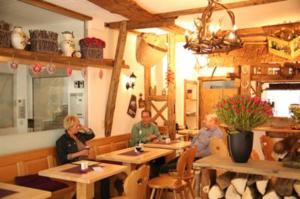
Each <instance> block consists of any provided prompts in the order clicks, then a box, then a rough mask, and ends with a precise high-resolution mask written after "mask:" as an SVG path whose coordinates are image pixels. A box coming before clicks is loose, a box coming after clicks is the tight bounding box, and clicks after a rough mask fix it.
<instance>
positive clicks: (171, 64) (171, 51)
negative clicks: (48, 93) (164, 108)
mask: <svg viewBox="0 0 300 199" xmlns="http://www.w3.org/2000/svg"><path fill="white" fill-rule="evenodd" d="M168 43H169V45H168V71H169V73H171V74H172V78H171V79H170V81H169V85H168V130H169V136H170V138H171V139H172V140H174V139H175V137H176V117H175V97H176V93H175V81H176V76H175V48H176V41H175V34H173V33H169V35H168Z"/></svg>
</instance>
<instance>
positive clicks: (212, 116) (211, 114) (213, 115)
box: [206, 113, 219, 122]
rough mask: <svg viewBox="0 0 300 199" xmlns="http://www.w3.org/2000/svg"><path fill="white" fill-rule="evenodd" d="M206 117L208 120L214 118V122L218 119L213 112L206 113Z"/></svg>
mask: <svg viewBox="0 0 300 199" xmlns="http://www.w3.org/2000/svg"><path fill="white" fill-rule="evenodd" d="M206 118H207V120H208V121H211V120H215V121H216V122H218V121H219V119H218V116H217V114H215V113H210V114H207V115H206Z"/></svg>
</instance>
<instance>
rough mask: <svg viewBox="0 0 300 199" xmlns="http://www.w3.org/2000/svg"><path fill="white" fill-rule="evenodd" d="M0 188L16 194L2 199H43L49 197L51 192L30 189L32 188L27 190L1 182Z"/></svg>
mask: <svg viewBox="0 0 300 199" xmlns="http://www.w3.org/2000/svg"><path fill="white" fill-rule="evenodd" d="M0 188H2V189H7V190H11V191H16V192H17V193H14V194H12V195H9V196H7V197H4V198H7V199H9V198H11V199H13V198H15V199H21V198H30V199H44V198H50V197H51V192H49V191H43V190H40V189H32V188H28V187H23V186H18V185H13V184H8V183H3V182H0Z"/></svg>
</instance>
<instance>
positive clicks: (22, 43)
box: [11, 26, 28, 50]
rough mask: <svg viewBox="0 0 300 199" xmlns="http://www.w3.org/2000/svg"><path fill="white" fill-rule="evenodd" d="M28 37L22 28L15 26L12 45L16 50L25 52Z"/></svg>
mask: <svg viewBox="0 0 300 199" xmlns="http://www.w3.org/2000/svg"><path fill="white" fill-rule="evenodd" d="M27 41H28V37H27V35H26V34H25V32H24V31H23V28H22V27H20V26H15V27H14V30H13V31H12V33H11V45H12V46H13V47H14V48H16V49H21V50H23V49H24V48H25V47H26V45H27Z"/></svg>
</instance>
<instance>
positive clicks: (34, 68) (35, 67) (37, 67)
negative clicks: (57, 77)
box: [31, 63, 42, 74]
mask: <svg viewBox="0 0 300 199" xmlns="http://www.w3.org/2000/svg"><path fill="white" fill-rule="evenodd" d="M31 70H32V72H33V73H36V74H38V73H40V72H41V71H42V65H41V64H39V63H36V64H33V65H32V68H31Z"/></svg>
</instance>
